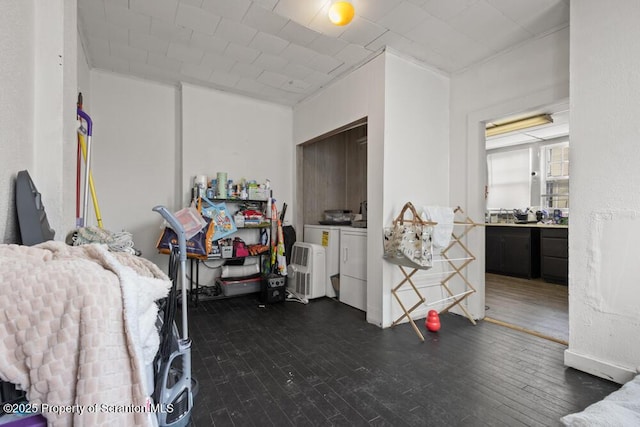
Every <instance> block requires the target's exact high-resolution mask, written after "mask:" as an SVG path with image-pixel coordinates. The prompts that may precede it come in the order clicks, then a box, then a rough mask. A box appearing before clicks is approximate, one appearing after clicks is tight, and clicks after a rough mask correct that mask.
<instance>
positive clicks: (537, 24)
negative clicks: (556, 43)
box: [487, 0, 569, 35]
mask: <svg viewBox="0 0 640 427" xmlns="http://www.w3.org/2000/svg"><path fill="white" fill-rule="evenodd" d="M487 2H488V3H489V4H490V5H492V6H493V7H495V8H496V9H498V10H500V11H501V12H502V13H503V14H504V15H506V16H507V17H509V18H511V19H512V20H513V21H515V22H517V23H518V24H520V25H521V26H523V27H524V28H526V29H527V31H529V32H531V33H532V34H536V35H537V34H544V33H546V32H548V31H550V30H552V29H555V28H558V27H561V26H565V25H567V24H568V22H569V5H568V4H567V3H566V2H565V1H562V0H539V1H535V2H528V1H525V0H487Z"/></svg>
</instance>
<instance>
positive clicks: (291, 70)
mask: <svg viewBox="0 0 640 427" xmlns="http://www.w3.org/2000/svg"><path fill="white" fill-rule="evenodd" d="M281 72H282V73H283V74H286V75H287V76H289V77H291V78H292V79H299V80H304V79H306V78H307V77H309V76H310V75H312V74H313V73H316V72H317V71H313V70H312V69H311V68H309V67H305V66H304V65H300V64H294V63H291V62H289V63H288V64H287V65H285V66H284V68H283V69H282V71H281Z"/></svg>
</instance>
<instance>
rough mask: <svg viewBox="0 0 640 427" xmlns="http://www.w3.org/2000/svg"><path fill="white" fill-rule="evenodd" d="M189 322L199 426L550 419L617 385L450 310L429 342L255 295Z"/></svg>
mask: <svg viewBox="0 0 640 427" xmlns="http://www.w3.org/2000/svg"><path fill="white" fill-rule="evenodd" d="M189 318H190V331H191V336H192V338H193V351H192V357H193V375H194V377H196V378H197V380H198V382H199V388H200V390H199V393H198V395H197V396H196V403H195V408H194V411H193V414H192V424H193V425H196V426H198V427H200V426H211V425H216V426H218V425H220V426H227V425H229V426H252V425H254V426H264V425H273V426H285V425H294V426H305V425H307V426H317V425H326V426H330V425H345V426H353V425H363V426H369V425H375V426H384V425H388V426H404V425H407V426H458V425H461V426H462V425H467V426H483V425H486V426H553V425H559V419H560V417H562V416H563V415H565V414H569V413H572V412H576V411H579V410H582V409H584V408H585V407H586V406H588V405H589V404H591V403H593V402H596V401H598V400H600V399H602V398H603V397H605V396H606V395H607V394H609V393H611V392H612V391H614V390H617V389H618V388H619V386H618V385H617V384H614V383H611V382H608V381H606V380H602V379H599V378H596V377H593V376H591V375H588V374H585V373H582V372H579V371H576V370H573V369H570V368H566V367H564V365H563V351H564V350H565V347H564V346H563V345H560V344H557V343H555V342H552V341H548V340H544V339H541V338H538V337H535V336H531V335H527V334H523V333H521V332H518V331H514V330H512V329H508V328H504V327H501V326H498V325H495V324H491V323H488V322H483V321H480V322H478V324H477V325H476V326H474V325H472V324H471V323H470V322H469V321H468V320H467V319H466V318H464V317H461V316H456V315H454V314H443V315H441V323H442V328H441V329H440V331H439V332H437V333H429V332H426V331H425V334H427V335H426V341H425V342H420V341H419V340H418V338H417V336H416V335H415V333H414V331H413V330H412V329H411V328H410V326H408V325H407V324H404V325H399V326H397V327H394V328H388V329H380V328H378V327H376V326H374V325H371V324H368V323H367V322H366V320H365V315H364V313H363V312H361V311H358V310H356V309H354V308H351V307H349V306H346V305H344V304H341V303H339V302H337V301H335V300H333V299H329V298H320V299H317V300H312V301H311V303H310V304H308V305H302V304H299V303H295V302H285V303H280V304H273V305H266V306H264V305H261V304H260V303H259V301H258V299H257V295H256V294H252V295H249V296H242V297H236V298H231V299H226V300H218V301H207V302H201V303H200V305H199V306H198V307H197V308H191V309H190V312H189Z"/></svg>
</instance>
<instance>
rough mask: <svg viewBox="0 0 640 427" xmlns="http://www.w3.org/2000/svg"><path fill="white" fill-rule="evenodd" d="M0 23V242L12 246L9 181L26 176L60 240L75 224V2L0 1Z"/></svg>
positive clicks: (13, 227)
mask: <svg viewBox="0 0 640 427" xmlns="http://www.w3.org/2000/svg"><path fill="white" fill-rule="evenodd" d="M0 15H1V18H0V32H1V33H0V40H1V41H0V51H2V54H3V60H2V64H1V65H0V71H1V74H2V76H3V78H2V82H1V83H0V87H1V89H2V94H1V95H0V98H1V99H2V103H1V105H0V141H1V142H0V145H1V146H2V158H1V159H0V169H1V170H2V172H0V187H1V188H2V194H3V195H4V196H3V197H0V200H1V201H0V227H1V228H0V230H1V231H0V235H1V236H2V241H3V242H16V241H17V238H18V231H17V223H16V218H15V207H14V206H15V199H14V191H15V190H14V177H15V175H16V173H17V172H18V171H20V170H23V169H27V170H28V171H29V174H30V175H31V177H32V178H33V180H34V183H35V185H36V187H37V188H38V191H39V192H40V193H41V194H42V199H43V204H44V207H45V210H46V212H47V217H48V220H49V223H50V225H51V226H52V228H54V229H55V230H56V239H57V240H62V239H64V237H65V235H66V233H67V232H68V231H69V230H70V229H71V228H72V226H73V222H74V219H73V193H74V190H73V181H72V180H71V178H72V173H73V172H72V171H71V170H70V166H71V164H72V162H73V152H74V147H75V145H72V144H75V130H74V129H75V111H74V110H73V105H74V104H73V103H71V107H70V108H67V105H69V99H71V98H73V91H75V86H76V79H77V77H76V32H75V31H76V30H75V28H76V2H75V1H64V2H63V1H62V0H57V1H51V2H24V1H12V0H10V1H4V2H2V13H1V14H0Z"/></svg>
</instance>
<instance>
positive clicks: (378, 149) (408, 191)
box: [294, 51, 449, 327]
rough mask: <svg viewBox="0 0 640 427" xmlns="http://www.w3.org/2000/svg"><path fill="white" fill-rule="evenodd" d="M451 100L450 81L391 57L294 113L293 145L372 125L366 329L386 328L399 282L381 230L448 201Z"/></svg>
mask: <svg viewBox="0 0 640 427" xmlns="http://www.w3.org/2000/svg"><path fill="white" fill-rule="evenodd" d="M448 97H449V87H448V79H447V78H446V77H443V76H442V75H440V74H437V73H435V72H433V71H431V70H429V69H428V68H426V67H423V66H419V65H416V64H415V63H411V62H409V61H407V60H405V59H403V58H401V57H400V56H398V55H397V54H395V53H393V52H389V51H387V52H385V53H383V54H381V55H379V56H378V57H376V58H375V59H373V60H372V61H370V62H369V63H367V64H366V65H364V66H362V67H360V68H359V69H357V70H355V71H354V72H352V73H350V74H349V75H347V76H346V77H344V78H343V79H341V80H339V81H338V82H336V83H334V84H332V85H330V86H328V87H327V88H325V89H324V90H323V91H321V92H320V93H318V94H316V95H315V96H313V97H311V98H309V99H307V100H305V101H303V102H302V103H300V104H299V105H298V106H296V107H295V109H294V142H295V143H296V144H300V143H303V142H305V141H308V140H310V139H313V138H315V137H318V136H320V135H323V134H325V133H327V132H330V131H332V130H334V129H337V128H339V127H341V126H344V125H346V124H348V123H351V122H354V121H356V120H358V119H360V118H363V117H367V118H368V122H367V128H368V129H367V137H368V146H367V154H368V158H367V203H368V211H367V218H368V230H367V236H368V244H367V321H368V322H370V323H374V324H377V325H379V326H382V327H387V326H390V324H391V323H392V321H393V320H394V319H392V306H393V304H395V303H394V302H392V301H391V288H392V287H393V285H394V284H395V282H396V281H397V280H396V279H398V275H399V274H400V273H399V270H398V269H397V267H396V266H395V265H391V264H388V263H385V262H383V261H382V235H381V232H382V228H383V226H384V225H388V224H389V223H390V222H391V221H392V219H393V217H394V215H397V214H398V213H399V212H400V210H401V209H402V206H403V205H404V203H405V202H406V201H408V200H415V201H416V203H418V204H420V203H425V204H426V202H427V201H428V202H430V203H431V204H435V205H440V204H446V203H447V201H448V192H449V191H448V185H447V181H448V175H449V173H448V167H449V166H448V148H447V144H448V139H449V135H448V129H449V128H448V123H449V111H448ZM425 172H426V173H425ZM396 307H397V306H396Z"/></svg>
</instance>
